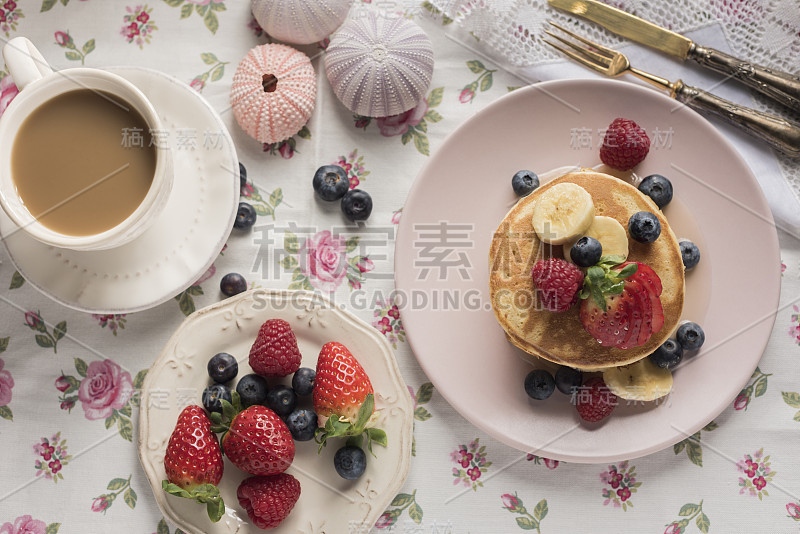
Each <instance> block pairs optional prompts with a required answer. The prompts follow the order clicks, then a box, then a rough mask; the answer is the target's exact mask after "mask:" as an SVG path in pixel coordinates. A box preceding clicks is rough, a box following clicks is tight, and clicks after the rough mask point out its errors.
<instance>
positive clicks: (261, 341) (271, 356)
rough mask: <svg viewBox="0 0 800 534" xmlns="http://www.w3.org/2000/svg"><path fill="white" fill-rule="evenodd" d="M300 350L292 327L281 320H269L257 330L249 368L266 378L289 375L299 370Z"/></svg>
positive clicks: (251, 349)
mask: <svg viewBox="0 0 800 534" xmlns="http://www.w3.org/2000/svg"><path fill="white" fill-rule="evenodd" d="M301 359H302V357H301V356H300V349H299V348H298V347H297V338H296V337H295V336H294V332H292V327H291V326H290V325H289V323H287V322H286V321H284V320H283V319H269V320H268V321H267V322H265V323H264V324H263V325H261V328H260V329H259V330H258V335H257V336H256V340H255V342H253V346H252V347H251V348H250V367H252V368H253V371H255V372H256V373H258V374H260V375H261V376H266V377H267V378H279V377H283V376H287V375H290V374H292V373H294V372H295V371H297V370H298V369H299V368H300V360H301Z"/></svg>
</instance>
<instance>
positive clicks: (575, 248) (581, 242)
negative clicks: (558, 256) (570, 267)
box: [569, 236, 603, 267]
mask: <svg viewBox="0 0 800 534" xmlns="http://www.w3.org/2000/svg"><path fill="white" fill-rule="evenodd" d="M602 255H603V245H601V244H600V241H598V240H597V239H595V238H593V237H589V236H583V237H582V238H580V239H578V240H577V241H576V242H575V244H574V245H572V248H571V249H569V257H570V258H572V261H573V262H575V265H577V266H578V267H591V266H592V265H594V264H596V263H597V262H598V261H600V256H602Z"/></svg>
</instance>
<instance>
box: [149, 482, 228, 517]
mask: <svg viewBox="0 0 800 534" xmlns="http://www.w3.org/2000/svg"><path fill="white" fill-rule="evenodd" d="M161 488H162V489H163V490H164V491H166V492H167V493H169V494H170V495H175V496H176V497H182V498H184V499H191V500H193V501H197V502H199V503H200V504H205V505H206V512H207V513H208V518H209V519H210V520H211V521H212V522H213V523H216V522H217V521H219V520H220V519H221V518H222V516H223V515H224V514H225V503H224V502H223V500H222V496H221V495H220V493H219V488H217V487H216V486H215V485H214V484H201V485H199V486H197V487H196V488H194V489H192V490H185V489H183V488H182V487H180V486H178V485H177V484H173V483H172V482H170V481H168V480H162V481H161Z"/></svg>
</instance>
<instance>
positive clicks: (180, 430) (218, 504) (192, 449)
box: [161, 406, 225, 522]
mask: <svg viewBox="0 0 800 534" xmlns="http://www.w3.org/2000/svg"><path fill="white" fill-rule="evenodd" d="M164 469H165V470H166V472H167V480H164V481H162V483H161V487H162V488H163V489H164V491H166V492H167V493H170V494H172V495H176V496H178V497H184V498H187V499H193V500H196V501H197V502H199V503H202V504H205V505H206V510H207V512H208V517H209V518H210V519H211V520H212V521H213V522H217V521H219V519H220V518H221V517H222V514H224V513H225V504H224V503H223V501H222V497H221V496H220V494H219V489H217V486H216V485H217V484H219V481H220V479H222V471H223V463H222V452H221V451H220V447H219V443H218V442H217V436H215V435H214V433H213V432H212V431H211V421H210V420H209V419H208V416H207V415H206V412H205V411H204V410H203V408H201V407H200V406H187V407H186V408H184V409H183V411H182V412H181V413H180V415H178V422H177V423H176V424H175V429H174V430H173V431H172V435H171V436H170V438H169V443H168V444H167V451H166V454H165V455H164Z"/></svg>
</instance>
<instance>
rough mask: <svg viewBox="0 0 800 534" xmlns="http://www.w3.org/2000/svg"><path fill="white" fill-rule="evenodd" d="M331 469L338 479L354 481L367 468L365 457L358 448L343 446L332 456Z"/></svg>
mask: <svg viewBox="0 0 800 534" xmlns="http://www.w3.org/2000/svg"><path fill="white" fill-rule="evenodd" d="M333 467H334V468H335V469H336V472H337V473H339V476H340V477H342V478H344V479H346V480H355V479H357V478H358V477H360V476H361V475H363V474H364V470H366V468H367V455H366V454H365V453H364V451H363V450H362V449H361V448H360V447H352V446H350V445H345V446H344V447H342V448H341V449H339V450H338V451H336V454H334V455H333Z"/></svg>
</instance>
